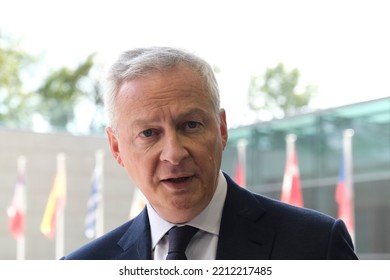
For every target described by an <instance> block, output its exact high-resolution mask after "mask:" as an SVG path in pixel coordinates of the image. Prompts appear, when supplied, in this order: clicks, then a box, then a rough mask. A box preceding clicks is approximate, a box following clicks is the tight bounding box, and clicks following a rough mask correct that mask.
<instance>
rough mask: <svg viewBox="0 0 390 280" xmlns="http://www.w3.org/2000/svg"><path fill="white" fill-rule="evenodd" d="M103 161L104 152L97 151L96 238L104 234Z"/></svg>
mask: <svg viewBox="0 0 390 280" xmlns="http://www.w3.org/2000/svg"><path fill="white" fill-rule="evenodd" d="M103 159H104V152H103V151H102V150H97V151H96V153H95V160H96V168H97V169H98V170H97V172H98V175H99V178H98V179H99V180H100V182H99V183H100V202H99V205H98V209H97V213H96V216H97V217H96V230H95V232H96V237H99V236H102V235H103V232H104V204H103V203H104V199H103V198H104V196H103V162H104V161H103Z"/></svg>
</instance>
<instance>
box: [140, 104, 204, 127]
mask: <svg viewBox="0 0 390 280" xmlns="http://www.w3.org/2000/svg"><path fill="white" fill-rule="evenodd" d="M207 114H208V111H206V110H204V109H201V108H192V109H190V110H188V111H185V112H182V113H179V114H178V115H176V116H175V119H179V120H180V119H185V118H190V117H194V116H201V117H203V116H206V115H207ZM154 122H159V120H158V119H155V118H147V117H146V118H142V119H136V120H134V122H133V124H132V126H143V125H146V124H149V123H154Z"/></svg>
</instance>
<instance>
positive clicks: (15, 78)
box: [0, 33, 34, 128]
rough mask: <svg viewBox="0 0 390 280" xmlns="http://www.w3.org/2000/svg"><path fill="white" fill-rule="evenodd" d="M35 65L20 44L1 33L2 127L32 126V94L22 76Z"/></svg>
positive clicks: (0, 110) (0, 120)
mask: <svg viewBox="0 0 390 280" xmlns="http://www.w3.org/2000/svg"><path fill="white" fill-rule="evenodd" d="M33 63H34V59H33V58H32V57H31V56H30V55H29V54H27V53H26V52H25V51H23V50H22V49H21V48H20V46H19V42H16V41H13V40H11V39H10V38H7V37H6V36H5V35H2V34H1V33H0V125H2V124H4V123H6V124H8V125H9V126H11V127H12V126H18V127H22V128H26V127H30V126H31V122H32V119H31V114H32V109H31V108H30V98H31V93H29V92H27V91H26V90H25V89H24V88H23V83H22V75H23V71H24V70H28V68H29V67H30V66H31V65H32V64H33Z"/></svg>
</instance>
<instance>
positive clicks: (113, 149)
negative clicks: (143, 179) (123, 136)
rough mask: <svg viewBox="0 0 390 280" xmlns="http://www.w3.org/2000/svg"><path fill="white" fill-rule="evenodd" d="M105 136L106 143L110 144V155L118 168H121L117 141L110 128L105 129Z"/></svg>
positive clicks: (121, 162) (121, 163)
mask: <svg viewBox="0 0 390 280" xmlns="http://www.w3.org/2000/svg"><path fill="white" fill-rule="evenodd" d="M106 134H107V138H108V142H109V143H110V149H111V154H112V155H113V156H114V158H115V160H116V161H117V163H118V164H119V165H120V166H123V161H122V158H121V155H120V149H119V141H118V137H117V135H116V134H115V132H114V131H113V130H112V128H111V127H107V128H106Z"/></svg>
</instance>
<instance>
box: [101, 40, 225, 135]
mask: <svg viewBox="0 0 390 280" xmlns="http://www.w3.org/2000/svg"><path fill="white" fill-rule="evenodd" d="M181 63H184V64H185V65H187V66H189V67H190V68H191V69H193V70H195V71H196V72H197V73H199V75H200V76H201V78H203V79H204V84H205V86H206V90H207V91H208V92H209V93H210V95H211V99H212V102H213V105H214V108H215V112H216V115H217V117H218V120H219V114H218V112H219V109H220V97H219V88H218V83H217V80H216V78H215V75H214V72H213V70H212V68H211V66H210V65H209V64H208V63H207V62H206V61H205V60H203V59H202V58H200V57H198V56H196V55H194V54H191V53H188V52H186V51H184V50H181V49H175V48H170V47H150V48H138V49H134V50H130V51H126V52H124V53H122V54H121V55H120V56H119V58H118V60H117V61H116V62H115V63H114V64H113V65H112V66H111V68H110V70H109V72H108V77H107V80H106V88H105V91H104V104H105V110H106V114H107V118H108V125H109V126H111V127H112V128H113V129H114V130H116V128H117V124H116V108H115V107H116V96H117V93H118V90H119V88H120V86H121V84H122V83H123V82H124V81H129V80H133V79H136V78H140V77H145V76H147V75H149V74H152V73H155V72H158V71H163V70H167V69H172V68H174V67H176V66H177V65H179V64H181Z"/></svg>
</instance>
